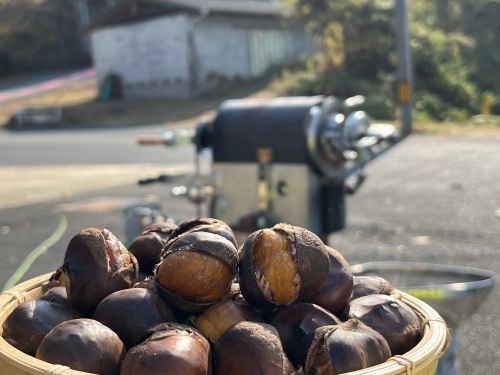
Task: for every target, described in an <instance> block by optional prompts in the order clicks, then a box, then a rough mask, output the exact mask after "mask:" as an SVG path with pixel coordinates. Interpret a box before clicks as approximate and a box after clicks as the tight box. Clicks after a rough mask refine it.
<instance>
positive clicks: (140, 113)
mask: <svg viewBox="0 0 500 375" xmlns="http://www.w3.org/2000/svg"><path fill="white" fill-rule="evenodd" d="M309 79H310V77H309ZM284 81H286V82H284ZM299 86H300V85H299ZM298 90H299V88H298V83H297V82H293V80H292V81H290V80H283V79H272V78H269V77H266V78H264V79H262V80H259V81H253V82H236V83H235V82H233V83H226V84H224V85H222V86H220V87H219V88H218V89H216V90H214V91H212V92H210V93H209V94H205V95H201V96H199V97H197V98H194V99H189V100H187V99H186V100H180V99H179V100H173V99H170V100H112V101H107V102H104V101H101V100H99V98H98V85H97V82H96V79H95V78H86V79H82V80H80V81H76V82H71V83H68V84H66V85H65V86H63V87H60V88H56V89H53V90H50V91H47V92H43V93H39V94H36V95H32V96H29V97H25V98H19V99H15V100H11V101H9V102H4V103H0V125H6V124H8V122H9V120H10V119H11V117H12V116H13V115H14V114H15V113H16V111H17V110H19V109H21V108H26V107H36V106H61V107H62V108H63V126H64V127H75V128H81V127H87V126H103V127H106V126H139V125H153V124H170V123H179V122H180V123H182V125H184V126H189V125H194V124H196V123H197V122H198V121H199V119H200V117H201V116H204V115H209V116H211V115H213V114H215V111H216V110H217V108H218V107H219V105H220V104H221V103H222V102H223V101H224V100H226V99H234V98H244V97H261V98H269V97H276V96H291V95H300V92H299V91H298ZM493 120H495V121H493ZM493 120H487V121H482V122H473V121H469V122H462V123H451V122H435V121H428V120H424V119H419V118H417V119H416V120H415V121H414V124H413V132H414V133H430V134H448V135H452V134H453V135H457V134H471V133H474V134H483V133H486V134H490V133H492V132H495V133H500V121H499V120H498V118H493ZM380 122H382V121H380ZM391 122H392V123H394V122H393V121H391Z"/></svg>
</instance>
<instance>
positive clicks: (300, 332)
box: [266, 302, 340, 367]
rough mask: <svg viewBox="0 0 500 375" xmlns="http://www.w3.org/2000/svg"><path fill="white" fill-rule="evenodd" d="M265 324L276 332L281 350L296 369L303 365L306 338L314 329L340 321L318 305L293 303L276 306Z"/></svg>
mask: <svg viewBox="0 0 500 375" xmlns="http://www.w3.org/2000/svg"><path fill="white" fill-rule="evenodd" d="M266 322H267V323H269V324H271V325H272V326H273V327H275V328H276V329H277V330H278V334H279V336H280V340H281V343H282V345H283V350H284V351H285V353H286V355H287V356H288V358H289V359H290V361H291V362H292V363H293V364H294V366H296V367H298V366H299V365H301V366H304V364H305V359H306V355H307V350H308V349H309V341H308V336H309V335H311V334H313V333H314V331H315V330H316V328H319V327H323V326H327V325H328V326H329V325H335V324H339V323H340V319H339V318H337V317H336V316H335V315H333V314H332V313H331V312H329V311H327V310H326V309H323V308H322V307H320V306H318V305H315V304H312V303H307V302H295V303H292V304H291V305H286V306H278V307H277V308H276V309H275V310H274V311H273V312H272V313H271V314H270V315H269V316H268V317H267V319H266Z"/></svg>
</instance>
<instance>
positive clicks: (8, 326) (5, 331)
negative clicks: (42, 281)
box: [2, 300, 83, 356]
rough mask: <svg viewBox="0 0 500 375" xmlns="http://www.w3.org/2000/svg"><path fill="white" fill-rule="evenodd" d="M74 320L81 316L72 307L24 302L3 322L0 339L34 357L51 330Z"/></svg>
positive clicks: (40, 302) (37, 301)
mask: <svg viewBox="0 0 500 375" xmlns="http://www.w3.org/2000/svg"><path fill="white" fill-rule="evenodd" d="M76 318H83V314H82V313H81V312H79V311H78V310H76V309H75V308H73V307H70V306H67V305H63V304H59V303H54V302H49V301H45V300H31V301H26V302H23V303H21V304H20V305H18V306H17V307H16V308H15V309H14V310H12V312H11V313H10V314H9V316H8V317H7V319H5V321H4V322H3V325H2V337H3V339H4V340H5V341H7V342H8V343H9V344H10V345H12V346H13V347H14V348H16V349H19V350H20V351H22V352H24V353H26V354H29V355H31V356H34V355H35V353H36V350H37V349H38V346H39V345H40V342H41V341H42V339H43V338H44V337H45V335H46V334H47V333H49V332H50V330H51V329H52V328H54V327H55V326H57V325H58V324H59V323H62V322H64V321H67V320H72V319H76Z"/></svg>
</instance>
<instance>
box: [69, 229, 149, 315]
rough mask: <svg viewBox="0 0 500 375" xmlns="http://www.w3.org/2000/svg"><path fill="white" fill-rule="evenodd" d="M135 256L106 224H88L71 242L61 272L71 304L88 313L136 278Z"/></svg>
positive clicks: (127, 286) (137, 267)
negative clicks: (90, 226)
mask: <svg viewBox="0 0 500 375" xmlns="http://www.w3.org/2000/svg"><path fill="white" fill-rule="evenodd" d="M138 272H139V266H138V264H137V260H136V259H135V257H134V256H133V255H132V254H131V253H130V252H129V251H128V250H127V249H126V248H125V246H123V244H122V243H121V242H120V241H119V240H118V238H116V236H115V235H114V234H113V233H112V232H111V231H110V230H109V229H107V228H102V229H99V228H87V229H84V230H82V231H81V232H80V233H78V234H77V235H75V236H74V237H73V238H72V239H71V240H70V242H69V244H68V247H67V249H66V254H65V256H64V264H63V266H62V275H63V279H64V285H65V286H66V291H67V293H68V300H69V302H70V304H71V305H72V306H74V307H76V308H77V309H79V310H81V311H82V312H84V313H86V314H87V315H89V316H90V315H92V313H93V312H94V310H95V308H96V307H97V305H98V304H99V303H100V302H101V301H102V300H103V299H104V298H105V297H106V296H108V295H109V294H111V293H113V292H116V291H117V290H121V289H127V288H130V286H131V285H132V284H133V282H134V281H135V279H136V278H137V275H138Z"/></svg>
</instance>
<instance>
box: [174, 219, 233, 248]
mask: <svg viewBox="0 0 500 375" xmlns="http://www.w3.org/2000/svg"><path fill="white" fill-rule="evenodd" d="M192 232H207V233H213V234H217V235H219V236H222V237H224V238H225V239H226V240H228V241H229V242H231V243H232V244H233V245H234V247H236V248H237V247H238V245H237V243H236V239H235V237H234V233H233V230H232V229H231V227H230V226H229V225H227V224H226V223H225V222H223V221H222V220H219V219H214V218H211V217H198V218H195V219H191V220H187V221H184V222H183V223H181V224H179V226H178V227H177V228H176V229H175V230H174V231H173V232H172V234H171V236H170V239H169V241H168V242H169V243H168V244H167V247H169V246H170V244H171V243H172V242H174V241H176V240H177V239H178V238H179V237H180V236H183V235H184V234H187V233H192Z"/></svg>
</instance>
